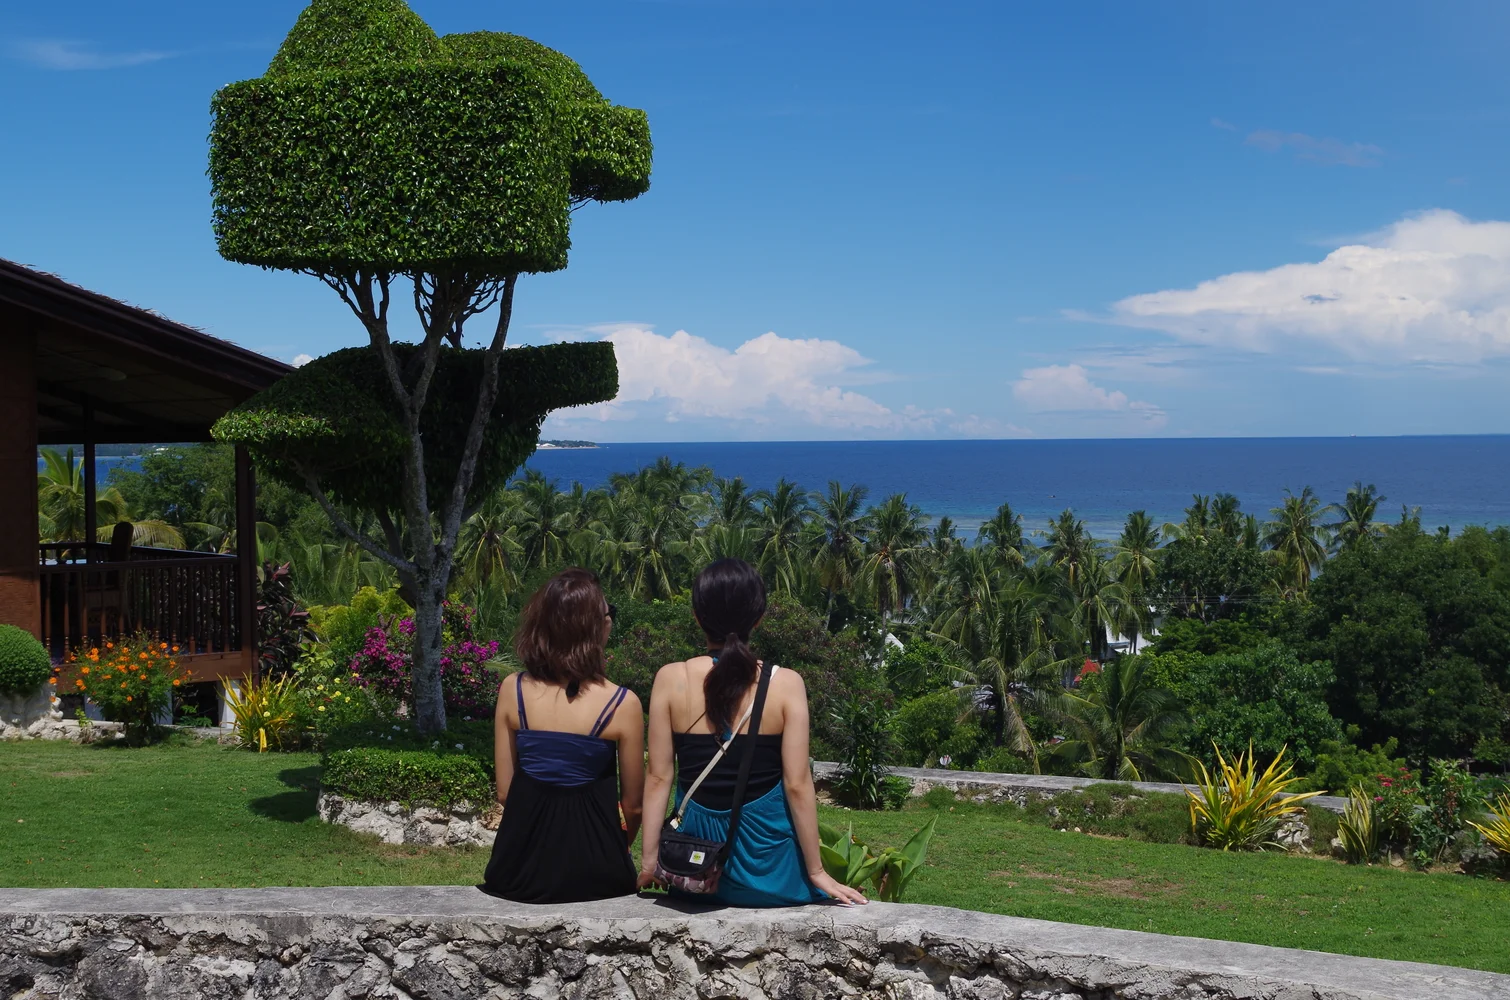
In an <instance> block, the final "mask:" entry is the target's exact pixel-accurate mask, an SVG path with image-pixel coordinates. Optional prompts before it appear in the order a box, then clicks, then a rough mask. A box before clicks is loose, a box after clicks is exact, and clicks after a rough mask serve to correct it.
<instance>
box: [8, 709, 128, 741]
mask: <svg viewBox="0 0 1510 1000" xmlns="http://www.w3.org/2000/svg"><path fill="white" fill-rule="evenodd" d="M125 731H126V727H125V725H123V724H122V723H119V722H91V723H90V724H89V725H87V726H85V725H80V724H79V721H78V720H77V719H64V718H62V717H60V716H59V715H58V713H57V712H52V713H49V714H47V715H44V716H42V717H41V718H37V719H32V720H31V721H29V722H27V723H25V724H24V725H23V724H20V723H14V722H11V721H10V720H8V719H4V718H0V740H72V741H73V742H75V743H95V742H98V741H100V740H113V739H116V738H118V737H120V736H122V735H123V734H124V733H125Z"/></svg>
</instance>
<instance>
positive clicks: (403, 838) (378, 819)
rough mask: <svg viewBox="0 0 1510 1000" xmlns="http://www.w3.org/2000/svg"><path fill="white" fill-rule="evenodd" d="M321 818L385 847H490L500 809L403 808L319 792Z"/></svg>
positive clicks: (463, 804)
mask: <svg viewBox="0 0 1510 1000" xmlns="http://www.w3.org/2000/svg"><path fill="white" fill-rule="evenodd" d="M318 809H319V813H320V818H321V819H323V820H324V821H325V822H327V823H339V824H341V825H342V826H349V827H351V829H353V830H355V831H357V832H358V833H370V834H373V835H374V836H376V837H377V838H378V839H379V840H381V841H382V842H383V843H385V844H423V845H425V846H427V847H462V846H465V845H473V846H477V847H490V846H492V843H493V837H494V835H495V834H496V833H497V831H498V821H499V819H501V818H502V816H503V810H502V809H501V808H500V807H498V806H496V805H494V806H493V807H492V808H490V809H488V810H481V809H478V808H477V807H475V806H473V805H472V804H471V803H470V802H461V803H458V804H457V805H455V806H452V807H451V808H449V809H438V808H434V807H431V806H414V807H412V808H411V807H409V806H405V805H404V804H403V803H402V802H364V801H362V800H361V799H349V798H346V797H345V796H344V795H337V794H336V793H335V792H331V791H325V790H323V789H322V790H321V792H320V800H319V805H318Z"/></svg>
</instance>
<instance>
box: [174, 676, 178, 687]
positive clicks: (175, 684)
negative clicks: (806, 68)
mask: <svg viewBox="0 0 1510 1000" xmlns="http://www.w3.org/2000/svg"><path fill="white" fill-rule="evenodd" d="M173 686H174V687H178V678H177V677H175V678H173Z"/></svg>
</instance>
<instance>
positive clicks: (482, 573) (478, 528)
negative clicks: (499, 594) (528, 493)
mask: <svg viewBox="0 0 1510 1000" xmlns="http://www.w3.org/2000/svg"><path fill="white" fill-rule="evenodd" d="M518 505H519V504H518V495H517V493H511V492H510V491H509V490H495V491H494V492H493V493H492V494H491V495H489V496H488V497H487V499H485V500H483V502H482V504H481V505H480V506H479V507H478V508H477V510H476V511H475V512H474V513H473V514H472V516H471V517H469V518H467V521H466V523H465V524H463V525H462V527H461V534H460V536H459V537H458V538H457V542H456V568H457V570H458V571H459V572H458V573H457V575H458V576H459V577H460V578H461V580H463V581H464V582H466V583H467V584H468V585H470V586H472V587H486V586H487V585H488V584H489V583H491V582H493V581H495V580H496V581H497V582H499V583H501V584H502V585H503V587H504V588H505V590H508V589H512V588H513V587H515V586H518V583H519V574H518V572H517V569H516V567H517V566H518V564H519V562H520V561H521V558H522V556H523V555H524V546H523V545H521V544H520V543H519V539H518V537H517V533H518V528H517V526H516V525H515V523H514V521H515V518H516V517H517V516H518Z"/></svg>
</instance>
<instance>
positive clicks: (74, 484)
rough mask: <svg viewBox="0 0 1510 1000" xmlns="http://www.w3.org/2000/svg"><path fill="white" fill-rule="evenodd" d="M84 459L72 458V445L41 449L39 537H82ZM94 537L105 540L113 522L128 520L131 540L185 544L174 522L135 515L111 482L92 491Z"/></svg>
mask: <svg viewBox="0 0 1510 1000" xmlns="http://www.w3.org/2000/svg"><path fill="white" fill-rule="evenodd" d="M85 507H86V497H85V496H84V460H83V459H79V460H77V461H75V460H74V457H73V449H72V448H69V449H68V451H67V453H66V454H63V453H60V452H58V451H57V450H56V449H53V448H43V449H42V471H41V472H39V473H37V513H38V518H37V528H38V535H39V537H41V540H42V541H58V542H73V541H82V540H84V533H85V526H86V524H87V520H86V518H85V516H84V514H85ZM94 517H95V537H94V539H93V541H96V542H108V541H110V539H111V536H112V535H113V533H114V529H115V526H116V525H117V524H118V523H120V522H122V521H127V522H129V523H130V524H131V544H133V545H151V546H155V547H158V548H165V549H181V548H183V547H184V539H183V534H182V533H181V532H180V531H179V530H178V529H177V528H175V527H174V526H173V525H171V524H169V523H168V522H166V521H161V520H157V519H137V518H136V517H134V516H133V512H132V510H131V505H130V504H128V503H127V502H126V498H125V497H123V496H122V495H121V491H120V490H118V489H116V488H115V487H114V486H111V487H109V488H107V489H105V490H103V491H98V490H97V491H96V492H95V499H94Z"/></svg>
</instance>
